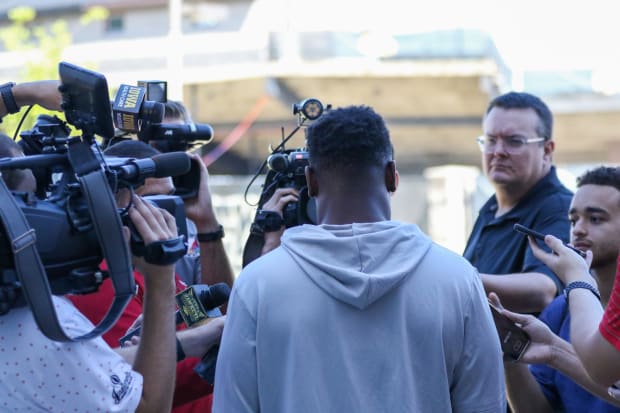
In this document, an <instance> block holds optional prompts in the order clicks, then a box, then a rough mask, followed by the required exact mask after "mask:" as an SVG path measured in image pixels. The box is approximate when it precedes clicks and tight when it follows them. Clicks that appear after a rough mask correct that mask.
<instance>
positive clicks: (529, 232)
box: [512, 224, 586, 258]
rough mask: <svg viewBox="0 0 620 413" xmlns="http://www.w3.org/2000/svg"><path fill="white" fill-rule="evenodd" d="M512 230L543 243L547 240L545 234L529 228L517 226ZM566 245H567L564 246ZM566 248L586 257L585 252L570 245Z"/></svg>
mask: <svg viewBox="0 0 620 413" xmlns="http://www.w3.org/2000/svg"><path fill="white" fill-rule="evenodd" d="M512 228H513V229H514V230H515V231H518V232H521V233H522V234H525V235H531V236H532V237H534V238H536V239H539V240H543V241H544V240H545V234H541V233H540V232H536V231H534V230H533V229H530V228H528V227H524V226H523V225H521V224H515V225H514V226H513V227H512ZM564 245H566V244H564ZM566 246H567V247H568V248H570V249H571V250H573V251H575V252H576V253H577V254H579V255H581V256H582V257H583V258H585V257H586V253H585V252H583V251H580V250H578V249H577V248H575V247H571V246H570V245H566Z"/></svg>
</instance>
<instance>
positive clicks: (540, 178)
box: [463, 92, 572, 313]
mask: <svg viewBox="0 0 620 413" xmlns="http://www.w3.org/2000/svg"><path fill="white" fill-rule="evenodd" d="M482 126H483V130H484V135H482V136H480V137H479V138H478V145H479V146H480V149H481V151H482V167H483V170H484V173H485V175H486V176H487V178H488V179H489V181H490V182H491V184H492V185H493V187H494V189H495V194H494V195H493V196H491V198H490V199H489V200H488V201H487V202H486V203H485V204H484V205H483V207H482V208H481V209H480V212H479V215H478V218H477V220H476V223H475V224H474V229H473V231H472V233H471V235H470V237H469V240H468V241H467V246H466V247H465V252H464V254H463V255H464V256H465V258H467V259H468V260H469V261H470V262H471V263H472V264H473V265H474V266H475V267H477V268H478V271H479V272H480V276H481V278H482V282H483V284H484V287H485V290H486V291H487V293H488V292H491V291H493V292H495V293H497V294H498V295H499V297H500V298H501V301H502V303H503V304H504V306H505V307H507V308H509V309H511V310H513V311H518V312H525V313H539V312H541V311H542V310H543V309H544V308H545V307H546V306H547V304H549V303H550V302H551V301H552V300H553V298H554V297H555V296H556V295H557V293H558V291H561V290H562V288H563V286H562V283H561V281H560V280H559V279H558V277H557V276H556V275H555V274H554V273H553V271H551V269H549V268H548V267H547V266H545V265H544V264H543V263H542V262H541V261H540V260H538V259H537V258H536V257H535V256H534V255H533V253H532V250H531V249H530V247H529V245H528V242H527V237H525V236H523V235H521V234H519V233H517V232H515V231H513V225H514V224H515V223H520V224H522V225H525V226H526V227H529V228H532V229H534V230H536V231H538V232H541V233H543V234H553V235H555V236H556V237H558V238H560V239H562V240H563V241H565V242H566V241H568V235H569V233H570V224H569V222H568V218H567V217H568V208H569V205H570V201H571V198H572V193H571V192H570V191H569V190H568V189H567V188H566V187H564V186H563V185H562V184H561V183H560V181H559V180H558V177H557V175H556V171H555V167H554V166H553V165H552V155H553V150H554V149H555V142H554V141H553V138H552V130H553V115H552V114H551V111H550V110H549V108H548V107H547V105H546V104H545V103H544V102H543V101H542V100H541V99H540V98H538V97H536V96H534V95H531V94H529V93H518V92H509V93H506V94H504V95H501V96H498V97H496V98H495V99H494V100H492V101H491V102H490V104H489V106H488V108H487V111H486V114H485V116H484V120H483V125H482ZM540 246H541V247H542V248H545V249H547V250H548V248H547V247H546V246H545V245H544V243H543V242H542V241H540Z"/></svg>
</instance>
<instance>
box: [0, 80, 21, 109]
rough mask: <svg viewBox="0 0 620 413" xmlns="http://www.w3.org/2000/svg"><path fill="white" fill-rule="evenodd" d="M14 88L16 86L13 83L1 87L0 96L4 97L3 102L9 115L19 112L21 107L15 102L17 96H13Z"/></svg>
mask: <svg viewBox="0 0 620 413" xmlns="http://www.w3.org/2000/svg"><path fill="white" fill-rule="evenodd" d="M13 86H15V83H13V82H8V83H5V84H3V85H0V95H2V101H3V102H4V106H5V107H6V111H7V112H8V113H17V112H19V106H17V102H15V96H13Z"/></svg>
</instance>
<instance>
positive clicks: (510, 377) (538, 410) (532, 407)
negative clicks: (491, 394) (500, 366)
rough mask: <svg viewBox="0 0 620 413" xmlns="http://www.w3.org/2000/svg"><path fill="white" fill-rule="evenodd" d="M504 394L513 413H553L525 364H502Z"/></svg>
mask: <svg viewBox="0 0 620 413" xmlns="http://www.w3.org/2000/svg"><path fill="white" fill-rule="evenodd" d="M504 374H505V378H506V393H507V395H508V403H509V404H510V408H511V410H512V411H513V412H514V413H553V408H552V407H551V405H550V404H549V402H548V401H547V398H546V397H545V395H544V393H543V392H542V390H541V389H540V385H539V384H538V382H537V381H536V379H535V378H534V376H532V373H530V369H529V368H528V367H527V365H525V364H521V363H513V362H510V361H507V362H504Z"/></svg>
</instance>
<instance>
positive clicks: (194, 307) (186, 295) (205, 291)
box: [175, 283, 230, 327]
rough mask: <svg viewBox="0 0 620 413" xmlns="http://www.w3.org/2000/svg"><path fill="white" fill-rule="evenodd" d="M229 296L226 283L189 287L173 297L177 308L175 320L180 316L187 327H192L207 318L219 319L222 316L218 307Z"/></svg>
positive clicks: (228, 288)
mask: <svg viewBox="0 0 620 413" xmlns="http://www.w3.org/2000/svg"><path fill="white" fill-rule="evenodd" d="M229 296H230V287H229V286H228V284H226V283H217V284H213V285H212V286H208V285H204V284H196V285H191V286H189V287H188V288H187V289H185V290H183V291H181V292H180V293H178V294H177V295H176V297H175V299H176V302H177V305H178V306H179V310H178V311H177V316H176V317H177V320H178V317H179V314H180V317H181V320H182V321H183V322H185V324H186V325H187V327H192V326H194V325H196V324H199V323H201V322H203V321H204V320H206V319H208V318H213V317H219V316H221V315H222V313H221V311H220V309H219V307H220V306H221V305H222V304H225V303H226V302H227V301H228V297H229Z"/></svg>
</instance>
